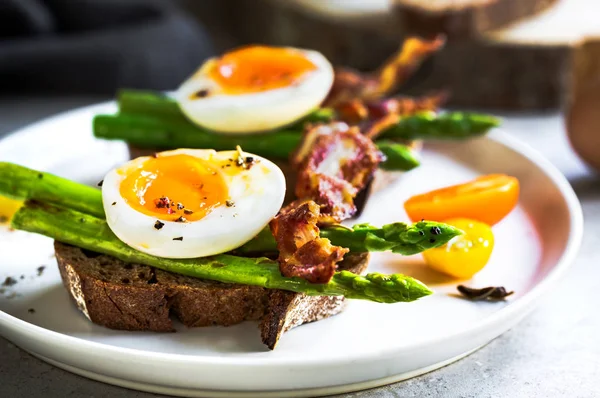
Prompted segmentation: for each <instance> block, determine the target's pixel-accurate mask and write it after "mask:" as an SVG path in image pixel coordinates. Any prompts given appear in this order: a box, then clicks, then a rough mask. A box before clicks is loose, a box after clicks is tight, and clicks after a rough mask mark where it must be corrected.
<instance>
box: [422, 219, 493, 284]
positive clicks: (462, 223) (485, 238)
mask: <svg viewBox="0 0 600 398" xmlns="http://www.w3.org/2000/svg"><path fill="white" fill-rule="evenodd" d="M444 222H445V223H447V224H450V225H452V226H455V227H457V228H459V229H462V230H463V231H464V232H465V234H464V235H461V236H457V237H456V238H454V239H452V240H451V241H450V242H448V243H447V244H446V245H444V246H440V247H438V248H435V249H429V250H426V251H425V252H423V257H424V258H425V261H426V262H427V265H429V266H430V267H431V268H433V269H434V270H436V271H439V272H442V273H444V274H447V275H451V276H453V277H456V278H460V279H468V278H470V277H472V276H473V275H475V274H476V273H477V272H479V271H481V270H482V269H483V267H485V265H486V264H487V263H488V261H489V259H490V256H491V255H492V250H493V249H494V234H493V233H492V228H491V227H490V226H489V225H487V224H484V223H482V222H479V221H475V220H470V219H466V218H453V219H450V220H444Z"/></svg>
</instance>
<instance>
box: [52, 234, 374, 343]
mask: <svg viewBox="0 0 600 398" xmlns="http://www.w3.org/2000/svg"><path fill="white" fill-rule="evenodd" d="M54 249H55V252H56V259H57V262H58V267H59V270H60V274H61V277H62V280H63V284H64V285H65V287H66V289H67V291H68V292H69V293H70V296H71V298H72V299H73V301H74V302H75V303H76V305H77V307H78V308H79V310H80V311H81V312H82V313H83V314H84V315H85V316H86V317H87V318H88V319H89V320H91V321H92V322H94V323H96V324H98V325H102V326H105V327H108V328H110V329H119V330H138V331H153V332H172V331H175V329H174V328H173V324H172V322H171V318H170V316H171V315H172V316H175V317H177V318H178V319H179V320H180V321H181V322H182V323H183V324H184V325H185V326H188V327H200V326H211V325H220V326H230V325H234V324H237V323H240V322H243V321H246V320H251V321H257V320H262V321H261V322H260V324H259V327H260V329H261V336H262V339H263V343H264V344H265V345H267V346H268V347H269V348H270V349H273V348H274V347H275V346H276V344H277V342H278V340H279V338H280V337H281V336H282V334H283V333H284V332H286V331H288V330H290V329H292V328H293V327H296V326H300V325H302V324H304V323H308V322H314V321H317V320H320V319H324V318H327V317H330V316H332V315H336V314H338V313H340V312H341V311H342V310H343V309H344V305H345V299H344V298H343V297H324V296H317V297H309V296H306V295H304V294H298V293H293V292H288V291H282V290H271V289H264V288H261V287H256V286H248V285H237V284H226V283H220V282H214V281H207V280H202V279H196V278H190V277H186V276H182V275H177V274H173V273H169V272H165V271H162V270H158V269H154V268H152V267H148V266H145V265H140V264H130V263H125V262H123V261H120V260H118V259H116V258H114V257H111V256H107V255H102V254H98V253H93V252H89V251H87V250H82V249H80V248H78V247H74V246H70V245H67V244H63V243H60V242H55V243H54ZM368 259H369V255H368V253H365V254H352V255H347V256H346V259H344V261H343V262H342V263H341V264H340V268H341V269H347V270H349V271H352V272H355V273H363V272H364V271H365V270H366V268H367V264H368Z"/></svg>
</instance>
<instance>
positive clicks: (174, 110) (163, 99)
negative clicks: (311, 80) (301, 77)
mask: <svg viewBox="0 0 600 398" xmlns="http://www.w3.org/2000/svg"><path fill="white" fill-rule="evenodd" d="M117 101H118V104H119V111H120V112H122V113H126V114H127V113H129V114H137V115H146V116H151V117H158V118H161V119H163V118H165V119H169V120H171V121H178V122H182V123H188V120H187V118H186V117H185V115H184V114H183V113H182V112H181V109H179V105H178V104H177V101H175V100H174V99H173V98H171V97H169V96H168V95H165V94H162V93H158V92H153V91H141V90H121V91H120V92H119V94H118V97H117ZM334 116H335V111H334V110H333V109H331V108H320V109H317V110H315V111H314V112H311V113H309V114H308V115H306V116H305V117H303V118H302V119H300V120H299V121H297V122H295V123H293V124H292V125H290V126H289V127H288V129H296V128H297V129H299V130H302V127H303V126H304V124H305V123H307V122H310V123H317V122H328V121H330V120H331V119H333V117H334Z"/></svg>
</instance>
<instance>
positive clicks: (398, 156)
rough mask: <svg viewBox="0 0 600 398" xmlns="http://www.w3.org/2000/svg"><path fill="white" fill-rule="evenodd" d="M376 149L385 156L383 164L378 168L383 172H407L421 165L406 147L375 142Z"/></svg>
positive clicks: (392, 143) (412, 152)
mask: <svg viewBox="0 0 600 398" xmlns="http://www.w3.org/2000/svg"><path fill="white" fill-rule="evenodd" d="M377 147H378V148H379V150H380V151H381V152H382V153H383V154H384V155H385V157H386V160H385V162H383V163H381V165H380V166H379V167H380V168H382V169H384V170H403V171H409V170H412V169H414V168H416V167H419V165H420V164H421V163H420V162H419V159H417V157H416V155H415V153H414V151H413V150H412V149H410V148H409V147H407V146H406V145H402V144H398V143H396V142H392V141H377Z"/></svg>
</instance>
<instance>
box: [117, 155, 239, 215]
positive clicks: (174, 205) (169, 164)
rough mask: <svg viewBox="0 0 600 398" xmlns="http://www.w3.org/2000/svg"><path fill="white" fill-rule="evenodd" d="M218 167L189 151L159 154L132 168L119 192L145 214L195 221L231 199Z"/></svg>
mask: <svg viewBox="0 0 600 398" xmlns="http://www.w3.org/2000/svg"><path fill="white" fill-rule="evenodd" d="M217 167H218V166H215V165H212V164H211V163H209V162H208V161H206V160H202V159H198V158H196V157H194V156H190V155H185V154H179V155H171V156H164V157H160V156H159V157H157V158H151V159H149V160H147V161H145V162H144V163H143V164H142V165H141V166H140V167H138V168H135V169H133V170H131V171H128V174H127V175H126V177H125V178H124V179H123V181H122V182H121V185H120V187H119V191H120V193H121V196H122V197H123V198H124V199H125V200H126V201H127V203H128V204H129V206H131V207H132V208H134V209H135V210H137V211H139V212H141V213H144V214H147V215H149V216H152V217H156V218H157V219H160V220H165V221H176V220H179V221H185V220H187V221H195V220H199V219H201V218H203V217H205V216H206V215H208V214H209V213H210V212H211V211H212V209H214V208H215V207H217V206H220V205H222V204H224V203H225V202H226V201H227V199H228V195H229V194H228V189H227V184H226V182H225V180H224V179H223V176H222V175H221V174H220V173H219V172H217ZM180 217H183V218H182V219H180Z"/></svg>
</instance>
